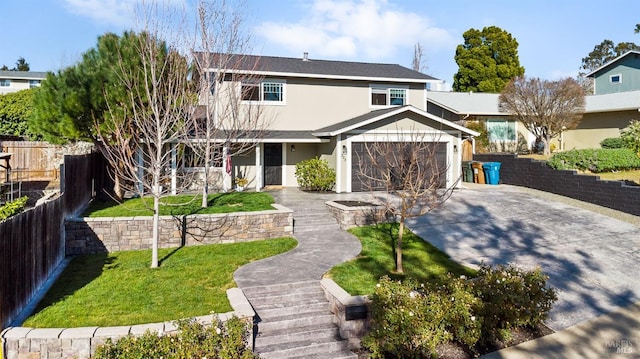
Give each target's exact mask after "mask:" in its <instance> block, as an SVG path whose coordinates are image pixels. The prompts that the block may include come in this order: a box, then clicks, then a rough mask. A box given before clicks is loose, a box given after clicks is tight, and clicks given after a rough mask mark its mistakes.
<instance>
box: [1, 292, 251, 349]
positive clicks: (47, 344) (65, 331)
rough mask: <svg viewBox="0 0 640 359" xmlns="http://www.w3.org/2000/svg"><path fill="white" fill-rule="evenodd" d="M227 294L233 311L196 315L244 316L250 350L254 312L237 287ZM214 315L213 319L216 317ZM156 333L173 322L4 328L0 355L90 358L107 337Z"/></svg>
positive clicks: (210, 320) (167, 331) (170, 328)
mask: <svg viewBox="0 0 640 359" xmlns="http://www.w3.org/2000/svg"><path fill="white" fill-rule="evenodd" d="M227 297H228V298H229V302H230V303H231V307H232V308H233V312H229V313H223V314H217V315H207V316H203V317H197V318H195V319H196V320H198V321H200V322H201V323H203V324H211V323H214V322H216V319H219V320H221V321H223V322H224V321H226V320H228V319H229V318H231V317H232V316H236V317H238V318H240V319H244V320H246V322H247V326H248V332H249V338H248V341H249V345H250V346H251V348H252V349H253V318H254V316H255V312H254V311H253V308H252V307H251V304H250V303H249V301H248V300H247V298H246V297H245V296H244V294H243V292H242V290H240V289H239V288H231V289H229V290H227ZM216 316H217V318H216ZM147 330H150V331H155V332H158V333H159V334H171V333H174V332H176V331H177V327H176V325H175V324H174V322H164V323H152V324H140V325H130V326H129V325H127V326H119V327H85V328H41V329H37V328H26V327H13V328H7V329H5V330H4V331H3V332H2V351H3V355H1V356H0V358H6V359H36V358H37V359H61V358H78V359H85V358H90V357H91V356H93V355H94V354H95V352H96V349H97V348H98V346H100V345H102V344H104V343H105V342H106V340H107V339H108V338H110V339H111V340H117V339H119V338H122V337H124V336H127V335H128V334H133V335H142V334H144V333H145V331H147Z"/></svg>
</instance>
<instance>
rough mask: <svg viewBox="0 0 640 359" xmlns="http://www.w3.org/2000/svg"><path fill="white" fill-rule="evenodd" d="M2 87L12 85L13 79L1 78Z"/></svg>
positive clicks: (0, 85) (0, 84)
mask: <svg viewBox="0 0 640 359" xmlns="http://www.w3.org/2000/svg"><path fill="white" fill-rule="evenodd" d="M0 87H11V80H9V79H0Z"/></svg>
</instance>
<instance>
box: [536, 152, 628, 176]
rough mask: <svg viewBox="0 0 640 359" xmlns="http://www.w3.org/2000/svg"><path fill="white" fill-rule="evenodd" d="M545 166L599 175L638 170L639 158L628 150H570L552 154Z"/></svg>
mask: <svg viewBox="0 0 640 359" xmlns="http://www.w3.org/2000/svg"><path fill="white" fill-rule="evenodd" d="M547 164H548V165H549V166H551V167H552V168H555V169H558V170H568V169H578V170H582V171H591V172H594V173H600V172H612V171H624V170H632V169H636V168H640V157H638V156H637V155H636V153H635V152H634V151H633V150H632V149H629V148H616V149H608V148H602V149H585V150H571V151H566V152H560V153H556V154H554V155H553V157H551V158H550V159H549V161H547Z"/></svg>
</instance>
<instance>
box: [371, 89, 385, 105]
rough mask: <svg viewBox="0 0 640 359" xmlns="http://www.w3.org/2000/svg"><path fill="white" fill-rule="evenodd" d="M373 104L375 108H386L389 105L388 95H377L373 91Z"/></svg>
mask: <svg viewBox="0 0 640 359" xmlns="http://www.w3.org/2000/svg"><path fill="white" fill-rule="evenodd" d="M371 104H372V105H374V106H386V105H387V94H386V93H376V92H373V91H371Z"/></svg>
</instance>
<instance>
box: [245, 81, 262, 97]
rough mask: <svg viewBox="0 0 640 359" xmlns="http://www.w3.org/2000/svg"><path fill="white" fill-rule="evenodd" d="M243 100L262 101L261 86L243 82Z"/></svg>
mask: <svg viewBox="0 0 640 359" xmlns="http://www.w3.org/2000/svg"><path fill="white" fill-rule="evenodd" d="M242 100H243V101H260V87H258V85H254V84H242Z"/></svg>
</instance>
